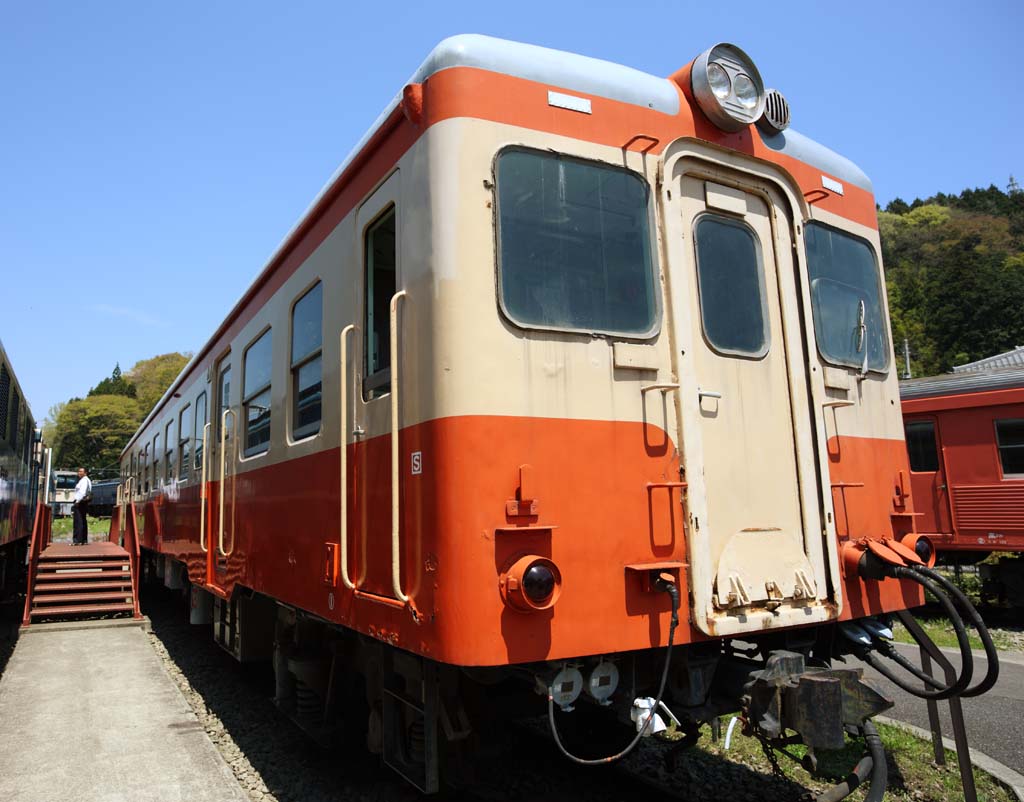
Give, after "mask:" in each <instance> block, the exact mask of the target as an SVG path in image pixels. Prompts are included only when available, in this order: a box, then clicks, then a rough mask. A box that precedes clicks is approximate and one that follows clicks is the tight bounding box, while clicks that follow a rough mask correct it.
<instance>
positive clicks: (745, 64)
mask: <svg viewBox="0 0 1024 802" xmlns="http://www.w3.org/2000/svg"><path fill="white" fill-rule="evenodd" d="M690 86H691V88H692V89H693V96H694V98H695V99H696V100H697V104H698V105H699V106H700V108H701V111H703V112H704V113H705V114H706V115H707V116H708V119H710V120H711V122H713V123H714V124H715V125H716V126H718V127H719V128H721V129H722V130H723V131H739V130H741V129H743V128H746V127H747V126H748V125H750V124H751V123H756V122H757V121H758V120H760V119H761V116H762V115H763V114H764V110H765V89H764V81H762V80H761V73H759V72H758V71H757V67H755V66H754V62H753V61H752V60H751V58H750V56H748V55H747V54H746V53H744V52H743V51H742V50H740V49H739V48H738V47H736V45H730V44H726V43H724V42H723V43H721V44H717V45H715V46H714V47H712V48H710V49H708V50H705V51H704V52H703V53H701V54H700V55H699V56H697V58H696V59H695V60H694V62H693V66H692V67H691V70H690Z"/></svg>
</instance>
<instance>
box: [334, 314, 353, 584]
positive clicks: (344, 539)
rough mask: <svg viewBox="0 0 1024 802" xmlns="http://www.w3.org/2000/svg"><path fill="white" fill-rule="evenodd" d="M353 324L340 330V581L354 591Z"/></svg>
mask: <svg viewBox="0 0 1024 802" xmlns="http://www.w3.org/2000/svg"><path fill="white" fill-rule="evenodd" d="M355 328H356V325H355V323H349V325H347V326H345V328H343V329H342V330H341V432H340V433H339V441H340V444H341V448H340V449H339V450H340V452H341V456H340V457H339V459H340V461H341V544H340V545H341V554H340V556H339V558H338V561H339V562H340V563H341V581H342V582H343V583H344V585H345V587H346V588H348V589H349V590H355V587H356V585H355V583H354V582H353V581H352V578H351V577H350V576H349V575H348V335H349V334H350V333H351V332H353V331H355Z"/></svg>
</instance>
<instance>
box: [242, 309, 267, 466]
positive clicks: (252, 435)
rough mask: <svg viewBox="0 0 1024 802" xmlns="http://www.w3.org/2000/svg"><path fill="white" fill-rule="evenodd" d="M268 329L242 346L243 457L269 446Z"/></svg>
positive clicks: (259, 452)
mask: <svg viewBox="0 0 1024 802" xmlns="http://www.w3.org/2000/svg"><path fill="white" fill-rule="evenodd" d="M270 331H271V330H270V329H267V330H266V331H265V332H263V334H262V336H260V338H259V339H258V340H256V342H254V343H253V344H252V345H250V346H249V347H248V348H247V349H246V351H245V359H244V361H243V374H242V381H243V382H244V392H243V394H242V396H243V397H242V407H243V409H242V418H243V425H244V426H245V441H244V442H245V452H244V453H245V456H247V457H251V456H254V455H255V454H262V453H263V452H264V451H266V450H267V449H268V448H270V377H271V359H270V357H271V339H270Z"/></svg>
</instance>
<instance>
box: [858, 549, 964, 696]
mask: <svg viewBox="0 0 1024 802" xmlns="http://www.w3.org/2000/svg"><path fill="white" fill-rule="evenodd" d="M886 569H887V573H889V575H890V576H893V577H895V578H897V579H909V580H911V581H913V582H917V583H918V584H919V585H921V586H922V587H923V588H924V589H925V590H927V591H928V592H929V593H931V594H932V595H933V596H934V597H935V598H936V600H938V602H939V604H940V605H942V607H943V609H944V610H945V611H946V615H947V616H948V617H949V620H950V623H952V625H953V631H954V632H955V633H956V640H957V645H958V646H959V647H960V660H961V665H960V675H959V676H958V677H957V679H956V681H955V682H954V683H953V684H951V685H941V684H937V681H936V680H931V681H926V682H928V684H929V685H932V687H935V688H936V690H933V691H928V690H923V689H921V688H917V687H914V686H912V685H908V684H907V683H906V682H905V681H904V680H903V679H902V678H901V677H899V676H897V675H896V674H894V673H893V672H892V671H890V670H889V668H888V667H887V666H886V665H884V664H883V663H882V662H881V661H879V660H876V659H875V657H874V655H872V654H871V653H870V652H865V653H864V654H863V655H862V657H863V659H864V661H865V662H866V663H868V664H869V665H870V666H871V667H872V668H874V669H875V670H876V671H878V672H879V673H880V674H882V675H883V676H885V677H886V678H887V679H889V680H890V681H891V682H893V683H894V684H895V685H897V686H898V687H899V688H901V689H902V690H904V691H906V692H907V693H909V694H911V695H912V696H916V697H918V698H919V699H931V700H939V699H949V698H950V697H952V696H958V695H960V694H961V693H962V692H963V691H964V690H965V689H966V688H967V687H968V686H969V685H970V683H971V678H972V676H973V673H974V655H973V654H971V644H970V641H969V640H968V639H967V628H966V626H965V625H964V622H963V619H962V618H961V617H960V615H959V613H957V611H956V608H955V607H954V606H953V603H952V602H951V601H950V599H949V597H948V596H947V595H946V594H945V593H943V591H942V589H941V588H940V587H939V585H938V584H937V583H935V582H933V581H932V580H931V579H930V578H928V577H927V576H925V575H923V574H920V573H917V572H916V571H912V570H911V569H909V568H907V567H906V566H902V565H887V566H886ZM912 673H913V674H914V675H915V676H917V677H918V678H919V679H923V678H922V677H921V676H920V675H919V674H918V673H917V672H916V671H912Z"/></svg>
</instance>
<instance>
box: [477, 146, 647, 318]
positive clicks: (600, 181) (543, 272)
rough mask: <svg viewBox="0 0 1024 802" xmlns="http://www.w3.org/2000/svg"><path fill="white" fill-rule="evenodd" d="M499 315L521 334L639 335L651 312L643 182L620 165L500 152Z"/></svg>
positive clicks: (645, 190) (530, 153) (529, 153)
mask: <svg viewBox="0 0 1024 802" xmlns="http://www.w3.org/2000/svg"><path fill="white" fill-rule="evenodd" d="M497 187H498V250H499V260H500V261H499V277H500V284H501V300H502V306H503V309H504V310H505V313H506V314H507V315H508V316H509V317H510V318H511V319H512V320H513V321H515V322H516V323H519V324H521V325H524V326H532V327H539V328H552V329H572V330H581V331H588V332H602V333H611V334H623V335H627V336H633V337H647V336H650V335H651V334H653V333H654V331H655V328H656V325H657V316H658V308H657V306H658V304H657V295H656V285H655V282H654V270H653V264H652V258H651V245H650V218H649V212H648V199H647V183H646V182H645V181H644V180H643V179H642V178H641V177H640V176H638V175H636V174H635V173H631V172H629V171H627V170H624V169H622V168H620V167H613V166H610V165H603V164H598V163H595V162H583V161H578V160H576V159H570V158H568V157H565V156H561V155H558V154H552V153H540V152H536V151H526V150H521V149H510V150H506V151H504V152H502V153H501V155H500V156H499V157H498V163H497Z"/></svg>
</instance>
